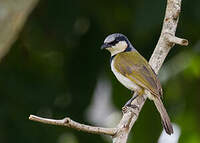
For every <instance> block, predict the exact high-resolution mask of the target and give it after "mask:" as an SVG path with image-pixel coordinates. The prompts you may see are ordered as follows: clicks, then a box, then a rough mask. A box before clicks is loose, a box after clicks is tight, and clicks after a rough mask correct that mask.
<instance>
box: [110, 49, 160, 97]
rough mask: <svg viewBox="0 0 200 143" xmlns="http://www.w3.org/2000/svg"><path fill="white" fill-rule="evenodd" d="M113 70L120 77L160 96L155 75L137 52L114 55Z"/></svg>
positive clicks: (158, 82) (158, 84)
mask: <svg viewBox="0 0 200 143" xmlns="http://www.w3.org/2000/svg"><path fill="white" fill-rule="evenodd" d="M114 66H115V68H116V69H117V71H118V72H120V73H121V74H122V75H124V76H126V77H127V78H129V79H130V80H131V81H133V82H134V83H136V84H138V85H139V86H141V87H143V88H145V89H147V90H149V91H150V92H151V93H152V94H154V95H158V96H162V88H161V84H160V81H159V80H158V78H157V75H156V74H155V72H154V71H153V69H152V68H151V66H150V65H149V63H148V62H147V61H146V60H145V59H144V58H143V57H142V56H141V55H140V54H139V53H138V52H137V51H132V52H124V53H120V54H118V55H116V57H115V64H114Z"/></svg>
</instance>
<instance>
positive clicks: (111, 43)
mask: <svg viewBox="0 0 200 143" xmlns="http://www.w3.org/2000/svg"><path fill="white" fill-rule="evenodd" d="M118 42H119V41H118V40H114V41H112V42H110V43H109V44H110V45H115V44H117V43H118Z"/></svg>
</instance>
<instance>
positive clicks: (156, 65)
mask: <svg viewBox="0 0 200 143" xmlns="http://www.w3.org/2000/svg"><path fill="white" fill-rule="evenodd" d="M180 11H181V0H168V1H167V7H166V12H165V18H164V21H163V27H162V31H161V35H160V38H159V40H158V43H157V45H156V48H155V50H154V52H153V54H152V56H151V58H150V60H149V64H150V65H151V67H152V68H153V69H154V71H155V72H156V73H158V71H159V70H160V68H161V66H162V64H163V62H164V60H165V58H166V56H167V54H168V53H169V51H170V49H171V48H172V47H173V46H174V44H180V45H187V44H188V41H187V40H185V39H180V38H177V37H175V32H176V27H177V24H178V19H179V14H180ZM166 33H168V34H166ZM165 35H170V36H167V38H166V36H165ZM146 98H147V97H146V96H145V95H143V96H139V97H137V98H136V99H135V100H134V101H133V102H132V105H135V106H137V107H138V110H137V111H135V112H134V114H131V115H133V117H131V116H127V115H126V114H130V113H129V112H132V110H130V109H128V110H129V111H127V113H125V114H124V115H123V117H122V120H121V121H120V123H122V124H121V126H122V127H123V126H125V125H126V124H127V123H128V119H126V116H127V117H128V118H129V119H131V123H130V125H129V128H128V130H126V131H124V130H123V128H119V130H118V132H117V134H116V135H115V138H114V139H113V143H126V142H127V138H128V135H129V132H130V130H131V128H132V127H133V125H134V123H135V121H136V120H137V118H138V115H139V113H140V111H141V109H142V107H143V105H144V103H145V101H146ZM124 121H126V122H124Z"/></svg>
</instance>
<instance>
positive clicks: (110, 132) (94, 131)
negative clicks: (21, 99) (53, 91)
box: [29, 115, 117, 136]
mask: <svg viewBox="0 0 200 143" xmlns="http://www.w3.org/2000/svg"><path fill="white" fill-rule="evenodd" d="M29 119H30V120H32V121H36V122H41V123H44V124H50V125H57V126H65V127H69V128H74V129H76V130H79V131H83V132H88V133H92V134H104V135H110V136H114V135H115V133H116V131H117V129H116V128H102V127H94V126H89V125H84V124H80V123H78V122H75V121H73V120H71V119H70V118H64V119H61V120H54V119H48V118H42V117H38V116H35V115H30V116H29Z"/></svg>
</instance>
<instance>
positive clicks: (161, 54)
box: [29, 0, 188, 143]
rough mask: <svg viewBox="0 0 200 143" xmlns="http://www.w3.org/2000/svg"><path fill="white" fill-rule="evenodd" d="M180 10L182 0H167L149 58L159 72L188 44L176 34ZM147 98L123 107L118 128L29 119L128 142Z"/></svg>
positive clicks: (119, 141) (140, 98)
mask: <svg viewBox="0 0 200 143" xmlns="http://www.w3.org/2000/svg"><path fill="white" fill-rule="evenodd" d="M180 11H181V0H167V7H166V12H165V18H164V22H163V27H162V31H161V35H160V38H159V41H158V43H157V45H156V48H155V50H154V52H153V54H152V56H151V58H150V60H149V64H150V65H151V67H152V68H153V69H154V71H155V72H156V73H158V71H159V70H160V68H161V66H162V64H163V62H164V60H165V58H166V56H167V54H168V53H169V51H170V49H171V48H172V47H173V46H174V45H175V44H179V45H183V46H186V45H188V41H187V40H186V39H181V38H178V37H176V36H175V32H176V27H177V24H178V19H179V14H180ZM146 98H147V97H146V96H145V95H143V96H139V97H137V98H136V99H135V100H134V101H133V102H132V105H133V106H136V107H138V108H135V109H133V108H129V107H127V108H123V116H122V119H121V120H120V122H119V124H118V125H117V127H116V128H101V127H92V126H88V125H83V124H80V123H77V122H74V121H72V120H71V119H69V118H65V119H62V120H52V119H45V118H40V117H37V116H33V115H31V116H30V117H29V119H30V120H33V121H37V122H42V123H45V124H52V125H60V126H66V127H71V128H75V129H77V130H81V131H84V132H89V133H95V134H106V135H111V136H112V137H113V143H126V142H127V139H128V135H129V132H130V130H131V128H132V127H133V125H134V123H135V121H136V120H137V118H138V116H139V113H140V111H141V109H142V107H143V105H144V103H145V101H146Z"/></svg>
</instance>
